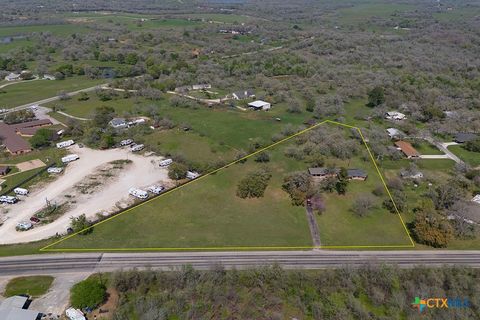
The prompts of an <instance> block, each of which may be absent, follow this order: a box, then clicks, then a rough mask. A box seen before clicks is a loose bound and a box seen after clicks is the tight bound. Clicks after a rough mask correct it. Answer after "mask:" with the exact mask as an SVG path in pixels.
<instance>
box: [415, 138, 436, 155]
mask: <svg viewBox="0 0 480 320" xmlns="http://www.w3.org/2000/svg"><path fill="white" fill-rule="evenodd" d="M414 147H415V149H417V151H418V152H420V154H443V152H442V151H440V150H439V149H438V148H436V147H435V146H433V145H431V144H430V143H428V142H426V141H422V142H421V143H419V144H415V146H414Z"/></svg>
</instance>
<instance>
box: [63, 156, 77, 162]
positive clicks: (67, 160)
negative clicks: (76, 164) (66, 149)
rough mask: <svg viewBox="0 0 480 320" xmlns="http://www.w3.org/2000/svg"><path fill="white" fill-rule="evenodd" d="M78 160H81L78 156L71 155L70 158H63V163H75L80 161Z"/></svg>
mask: <svg viewBox="0 0 480 320" xmlns="http://www.w3.org/2000/svg"><path fill="white" fill-rule="evenodd" d="M78 159H80V157H79V156H78V154H69V155H68V156H65V157H63V158H62V162H63V163H69V162H72V161H75V160H78Z"/></svg>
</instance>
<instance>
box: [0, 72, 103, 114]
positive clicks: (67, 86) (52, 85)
mask: <svg viewBox="0 0 480 320" xmlns="http://www.w3.org/2000/svg"><path fill="white" fill-rule="evenodd" d="M105 82H106V81H105V79H88V78H86V77H83V76H82V77H71V78H67V79H65V80H56V81H48V80H39V81H30V82H25V83H18V84H14V85H10V86H8V87H5V88H3V89H0V107H2V108H13V107H17V106H20V105H23V104H26V103H31V102H35V101H38V100H42V99H46V98H51V97H54V96H56V95H57V94H58V93H59V92H61V91H66V92H72V91H76V90H80V89H85V88H88V87H92V86H95V85H98V84H101V83H105Z"/></svg>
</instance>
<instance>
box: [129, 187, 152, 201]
mask: <svg viewBox="0 0 480 320" xmlns="http://www.w3.org/2000/svg"><path fill="white" fill-rule="evenodd" d="M128 193H129V194H130V195H131V196H134V197H135V198H138V199H142V200H143V199H147V198H148V193H147V192H146V191H143V190H140V189H136V188H130V190H128Z"/></svg>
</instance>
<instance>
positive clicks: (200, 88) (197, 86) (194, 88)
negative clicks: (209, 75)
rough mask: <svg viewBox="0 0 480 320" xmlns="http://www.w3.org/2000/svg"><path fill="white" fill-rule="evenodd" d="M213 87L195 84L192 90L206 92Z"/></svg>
mask: <svg viewBox="0 0 480 320" xmlns="http://www.w3.org/2000/svg"><path fill="white" fill-rule="evenodd" d="M211 88H212V85H211V84H208V83H206V84H194V85H193V86H192V90H206V89H211Z"/></svg>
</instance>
